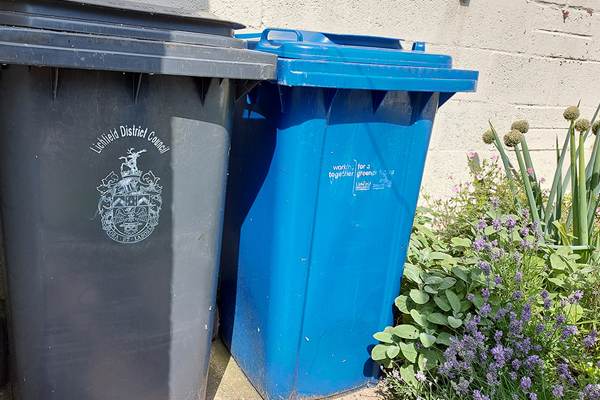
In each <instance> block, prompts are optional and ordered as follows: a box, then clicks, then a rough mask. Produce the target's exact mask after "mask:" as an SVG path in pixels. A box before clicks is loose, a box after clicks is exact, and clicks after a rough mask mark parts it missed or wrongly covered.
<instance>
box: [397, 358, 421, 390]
mask: <svg viewBox="0 0 600 400" xmlns="http://www.w3.org/2000/svg"><path fill="white" fill-rule="evenodd" d="M400 376H401V377H402V379H404V381H405V382H406V383H408V384H409V385H410V386H412V387H415V388H416V387H418V386H419V382H417V378H415V365H414V364H404V365H403V366H401V367H400Z"/></svg>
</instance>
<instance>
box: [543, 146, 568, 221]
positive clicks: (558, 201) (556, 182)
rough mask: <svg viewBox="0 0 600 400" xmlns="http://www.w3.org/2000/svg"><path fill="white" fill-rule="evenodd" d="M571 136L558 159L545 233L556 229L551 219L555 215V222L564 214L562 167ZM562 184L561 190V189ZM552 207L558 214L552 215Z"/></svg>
mask: <svg viewBox="0 0 600 400" xmlns="http://www.w3.org/2000/svg"><path fill="white" fill-rule="evenodd" d="M570 138H571V137H570V135H567V137H566V138H565V143H564V144H563V147H562V150H561V152H560V157H559V158H558V162H557V164H556V171H555V172H554V179H553V180H552V187H551V188H550V195H549V196H548V203H546V204H547V205H546V215H545V216H544V223H545V233H550V231H551V230H552V229H554V225H552V221H550V217H551V216H552V215H554V220H559V219H560V218H561V214H562V212H561V211H560V208H561V207H562V201H563V197H564V190H563V184H562V166H563V163H564V160H565V157H566V155H567V148H568V147H569V140H570ZM556 151H557V152H558V138H556ZM559 184H560V189H559ZM557 193H558V198H556V194H557ZM555 198H556V203H554V199H555ZM552 207H554V210H555V211H556V210H557V209H558V210H559V211H558V212H555V213H552V212H551V210H552Z"/></svg>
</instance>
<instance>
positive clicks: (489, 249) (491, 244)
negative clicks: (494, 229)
mask: <svg viewBox="0 0 600 400" xmlns="http://www.w3.org/2000/svg"><path fill="white" fill-rule="evenodd" d="M496 247H498V239H494V240H492V241H491V242H486V243H485V251H487V252H488V253H490V254H492V253H493V252H494V249H495V248H496Z"/></svg>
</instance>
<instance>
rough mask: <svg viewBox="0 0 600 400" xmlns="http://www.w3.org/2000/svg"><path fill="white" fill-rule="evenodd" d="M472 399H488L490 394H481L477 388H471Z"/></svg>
mask: <svg viewBox="0 0 600 400" xmlns="http://www.w3.org/2000/svg"><path fill="white" fill-rule="evenodd" d="M473 400H490V396H488V395H486V394H482V393H481V392H480V391H479V390H477V389H475V390H473Z"/></svg>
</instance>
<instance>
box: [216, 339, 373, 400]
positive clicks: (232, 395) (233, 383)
mask: <svg viewBox="0 0 600 400" xmlns="http://www.w3.org/2000/svg"><path fill="white" fill-rule="evenodd" d="M206 392H207V393H206V400H263V399H262V397H261V396H260V395H259V394H258V393H257V392H256V390H255V389H254V387H253V386H252V385H251V384H250V382H249V381H248V379H246V376H245V375H244V373H243V372H242V370H241V369H240V367H239V366H238V365H237V363H236V362H235V360H234V359H233V358H232V357H231V355H230V354H229V351H228V350H227V348H226V347H225V345H224V344H223V342H222V341H221V340H220V339H217V340H215V341H214V342H213V344H212V347H211V350H210V365H209V369H208V387H207V390H206ZM383 399H384V397H382V396H381V395H380V394H379V393H378V390H377V388H365V389H361V390H358V391H356V392H352V393H348V394H344V395H340V396H333V397H327V400H383Z"/></svg>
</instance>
